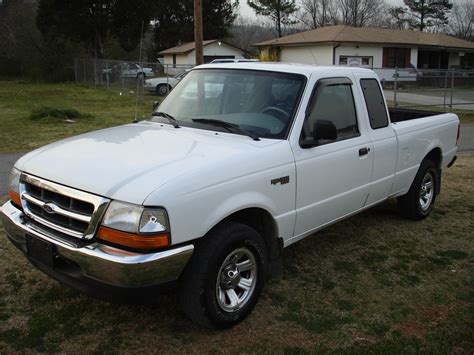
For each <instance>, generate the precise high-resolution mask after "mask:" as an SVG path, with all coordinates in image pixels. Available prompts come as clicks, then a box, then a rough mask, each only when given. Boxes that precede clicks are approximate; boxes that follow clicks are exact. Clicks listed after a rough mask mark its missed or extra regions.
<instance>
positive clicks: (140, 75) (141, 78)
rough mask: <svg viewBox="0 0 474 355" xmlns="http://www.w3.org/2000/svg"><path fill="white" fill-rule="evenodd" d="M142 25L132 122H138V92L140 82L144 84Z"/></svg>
mask: <svg viewBox="0 0 474 355" xmlns="http://www.w3.org/2000/svg"><path fill="white" fill-rule="evenodd" d="M143 24H144V22H143V21H142V32H141V34H140V49H139V52H138V53H139V54H138V65H139V66H140V72H138V76H137V95H136V101H135V119H134V120H133V122H135V123H136V122H138V90H139V89H140V81H142V82H143V83H144V82H145V72H144V71H143V65H142V45H143Z"/></svg>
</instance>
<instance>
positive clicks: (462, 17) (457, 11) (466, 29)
mask: <svg viewBox="0 0 474 355" xmlns="http://www.w3.org/2000/svg"><path fill="white" fill-rule="evenodd" d="M449 32H451V33H452V34H453V35H454V36H456V37H459V38H462V39H467V40H471V41H472V40H474V2H472V0H464V1H463V2H461V3H457V4H455V5H454V6H453V10H452V13H451V16H450V18H449Z"/></svg>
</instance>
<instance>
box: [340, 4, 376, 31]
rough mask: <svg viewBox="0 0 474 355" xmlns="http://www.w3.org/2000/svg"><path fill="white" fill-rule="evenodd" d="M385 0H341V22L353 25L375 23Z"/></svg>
mask: <svg viewBox="0 0 474 355" xmlns="http://www.w3.org/2000/svg"><path fill="white" fill-rule="evenodd" d="M383 4H384V2H383V0H339V1H338V7H339V14H340V20H341V23H342V24H344V25H350V26H353V27H364V26H370V25H373V24H374V23H375V22H376V19H377V17H378V16H380V14H381V12H382V8H383Z"/></svg>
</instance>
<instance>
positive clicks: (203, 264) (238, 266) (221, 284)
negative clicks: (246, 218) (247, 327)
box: [180, 222, 267, 329]
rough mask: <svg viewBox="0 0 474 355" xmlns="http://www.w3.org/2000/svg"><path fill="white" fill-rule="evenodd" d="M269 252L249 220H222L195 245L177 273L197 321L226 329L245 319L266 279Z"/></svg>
mask: <svg viewBox="0 0 474 355" xmlns="http://www.w3.org/2000/svg"><path fill="white" fill-rule="evenodd" d="M266 260H267V253H266V248H265V243H264V242H263V240H262V238H261V236H260V235H259V234H258V233H257V232H256V231H255V230H254V229H252V228H250V227H249V226H247V225H243V224H240V223H234V222H226V223H223V224H221V225H220V226H218V227H216V228H214V229H213V230H212V231H211V232H209V234H208V235H207V236H205V237H204V238H203V240H202V241H200V243H199V245H197V247H196V250H195V252H194V255H193V257H192V258H191V261H190V262H189V264H188V265H187V267H186V270H185V271H184V273H183V276H182V279H181V288H180V301H181V305H182V308H183V310H184V312H185V313H186V314H187V315H188V316H189V317H190V318H191V319H192V320H193V321H194V322H196V323H198V324H201V325H204V326H206V327H210V328H219V329H225V328H229V327H231V326H233V325H234V324H236V323H238V322H240V321H241V320H243V319H244V318H245V317H246V316H247V315H248V314H249V313H250V312H251V311H252V309H253V308H254V306H255V304H256V303H257V301H258V299H259V297H260V294H261V292H262V289H263V285H264V282H265V277H264V275H265V269H266Z"/></svg>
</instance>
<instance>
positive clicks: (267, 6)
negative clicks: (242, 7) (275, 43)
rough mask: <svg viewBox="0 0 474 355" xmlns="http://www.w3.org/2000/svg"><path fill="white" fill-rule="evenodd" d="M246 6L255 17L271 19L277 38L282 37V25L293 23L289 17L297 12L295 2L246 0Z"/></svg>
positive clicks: (286, 0) (291, 0) (287, 0)
mask: <svg viewBox="0 0 474 355" xmlns="http://www.w3.org/2000/svg"><path fill="white" fill-rule="evenodd" d="M248 4H249V6H250V7H251V8H252V9H254V11H255V13H256V14H257V15H262V16H268V17H270V18H271V19H272V21H273V22H274V23H275V27H276V32H277V35H278V37H281V35H282V31H281V27H282V25H291V24H294V23H295V21H294V20H292V19H291V15H292V14H294V13H295V12H296V11H297V10H298V8H297V7H296V3H295V0H248Z"/></svg>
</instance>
